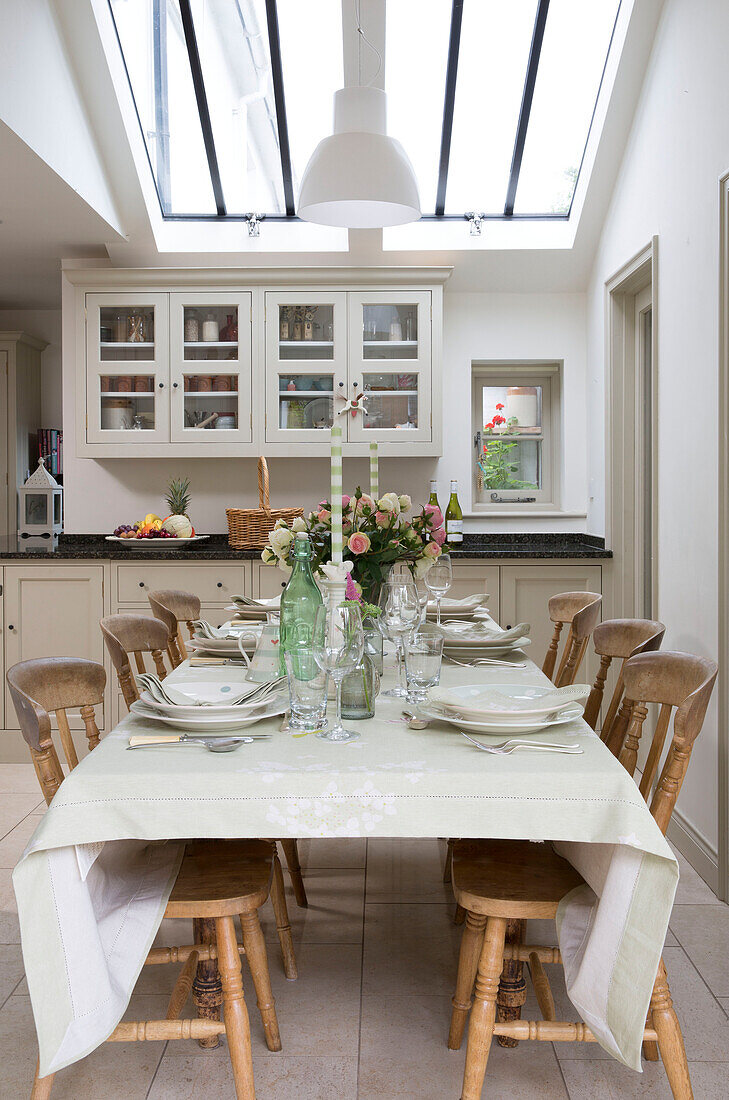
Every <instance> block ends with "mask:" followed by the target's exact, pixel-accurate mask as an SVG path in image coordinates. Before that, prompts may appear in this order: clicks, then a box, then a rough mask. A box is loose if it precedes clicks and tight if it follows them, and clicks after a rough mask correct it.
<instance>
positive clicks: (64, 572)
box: [3, 563, 110, 745]
mask: <svg viewBox="0 0 729 1100" xmlns="http://www.w3.org/2000/svg"><path fill="white" fill-rule="evenodd" d="M104 569H105V567H104V565H103V564H94V565H88V564H84V565H65V564H64V565H60V564H56V563H50V564H47V565H34V564H30V563H29V564H27V565H25V564H22V565H15V564H12V565H6V566H5V568H4V573H5V578H4V582H3V604H4V619H5V623H4V631H3V636H4V642H5V668H6V669H8V668H10V667H11V666H12V665H14V664H17V663H18V661H27V660H29V659H31V658H33V657H86V658H87V660H90V661H97V662H98V663H99V664H103V665H106V654H105V651H104V644H103V641H102V638H101V631H100V630H99V620H100V619H102V618H103V616H104V614H105V613H106V611H105V591H104ZM104 710H105V708H97V712H98V718H97V721H98V725H99V729H101V730H102V731H103V730H106V729H109V728H110V723H109V722H108V715H107V714H105V713H104ZM69 721H70V725H71V728H72V729H79V730H82V729H83V723H82V722H81V720H80V717H79V715H78V714H72V715H71V716H70V718H69ZM5 728H6V729H11V730H12V729H19V728H20V726H19V724H18V719H17V716H16V714H15V707H14V706H13V702H12V700H11V698H10V693H9V691H8V689H7V685H6V687H5ZM83 740H84V738H81V740H80V742H79V744H80V745H81V744H82V743H83Z"/></svg>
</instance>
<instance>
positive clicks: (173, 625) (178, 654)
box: [147, 588, 200, 668]
mask: <svg viewBox="0 0 729 1100" xmlns="http://www.w3.org/2000/svg"><path fill="white" fill-rule="evenodd" d="M147 599H148V600H149V606H150V607H151V608H152V614H153V615H154V617H155V619H160V620H161V621H162V622H163V623H165V625H166V626H167V629H168V630H169V632H170V640H169V644H168V646H167V652H168V654H169V657H170V661H171V662H172V667H173V668H177V666H178V665H179V664H182V662H183V661H185V660H187V658H188V656H189V654H188V652H187V646H186V645H185V639H184V637H183V634H182V626H181V624H182V623H185V624H186V626H187V630H188V633H189V635H190V637H191V638H192V637H194V635H195V626H194V623H195V620H196V619H199V618H200V600H199V599H198V598H197V596H193V594H192V593H191V592H181V591H179V590H178V589H175V588H164V589H162V588H160V589H158V590H156V591H155V592H148V593H147Z"/></svg>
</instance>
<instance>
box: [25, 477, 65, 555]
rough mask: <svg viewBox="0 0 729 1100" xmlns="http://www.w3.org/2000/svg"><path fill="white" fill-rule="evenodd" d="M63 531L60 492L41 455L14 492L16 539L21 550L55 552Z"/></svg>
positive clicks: (61, 490) (59, 487)
mask: <svg viewBox="0 0 729 1100" xmlns="http://www.w3.org/2000/svg"><path fill="white" fill-rule="evenodd" d="M62 530H63V489H62V488H61V486H60V485H59V484H58V482H57V481H56V479H55V478H54V477H53V476H52V475H51V474H49V473H48V470H47V469H46V465H45V462H44V461H43V456H42V455H41V457H40V458H39V459H38V469H37V470H34V471H33V473H32V474H31V475H30V477H29V478H28V480H27V481H26V483H25V485H21V487H20V488H19V489H18V540H19V542H20V545H21V546H22V547H23V549H28V550H32V549H43V550H47V549H49V547H50V548H52V549H55V548H56V546H57V545H58V536H59V534H60V533H61V531H62Z"/></svg>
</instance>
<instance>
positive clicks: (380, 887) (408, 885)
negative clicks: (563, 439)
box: [365, 839, 454, 904]
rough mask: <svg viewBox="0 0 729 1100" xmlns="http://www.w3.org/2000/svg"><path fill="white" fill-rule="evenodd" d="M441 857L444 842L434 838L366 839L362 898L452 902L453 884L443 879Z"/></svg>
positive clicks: (442, 856)
mask: <svg viewBox="0 0 729 1100" xmlns="http://www.w3.org/2000/svg"><path fill="white" fill-rule="evenodd" d="M444 858H445V844H444V843H442V842H441V841H439V840H436V839H432V840H428V839H425V840H423V839H421V840H390V839H376V840H369V841H368V842H367V881H366V885H365V898H366V900H367V901H368V902H369V901H375V902H389V903H400V902H413V901H417V902H441V903H448V904H453V902H454V899H453V887H452V886H451V885H450V883H444V882H443V860H444Z"/></svg>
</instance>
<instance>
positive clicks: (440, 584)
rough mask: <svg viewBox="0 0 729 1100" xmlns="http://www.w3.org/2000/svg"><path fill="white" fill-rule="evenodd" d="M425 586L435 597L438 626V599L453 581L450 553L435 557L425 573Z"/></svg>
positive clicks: (440, 598) (439, 599) (441, 597)
mask: <svg viewBox="0 0 729 1100" xmlns="http://www.w3.org/2000/svg"><path fill="white" fill-rule="evenodd" d="M424 579H425V587H426V588H427V589H428V591H429V592H430V594H431V595H432V596H433V597H434V599H435V606H436V610H437V622H438V626H440V601H441V600H442V599H443V597H444V596H445V594H446V592H447V591H448V590H449V589H450V587H451V584H452V583H453V568H452V566H451V556H450V554H441V555H440V557H439V558H436V559H435V561H434V562H433V564H432V565H431V567H430V569H429V570H428V572H427V573H426V574H425V578H424Z"/></svg>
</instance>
